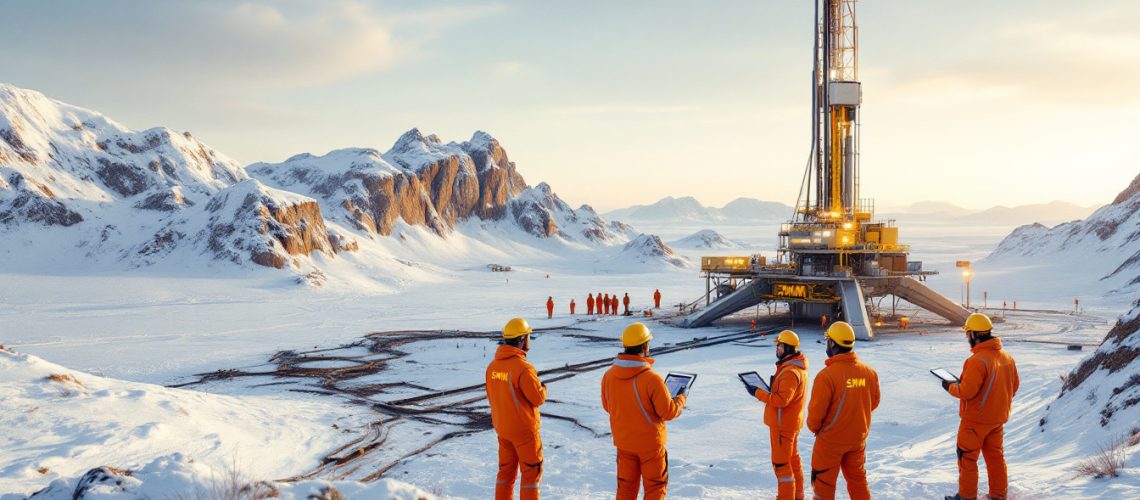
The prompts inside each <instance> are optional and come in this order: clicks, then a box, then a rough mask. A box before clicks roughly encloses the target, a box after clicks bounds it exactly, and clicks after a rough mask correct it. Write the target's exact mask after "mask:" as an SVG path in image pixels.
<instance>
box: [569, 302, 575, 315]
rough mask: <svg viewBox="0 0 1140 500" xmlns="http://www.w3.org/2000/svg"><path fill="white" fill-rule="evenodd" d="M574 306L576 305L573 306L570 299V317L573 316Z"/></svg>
mask: <svg viewBox="0 0 1140 500" xmlns="http://www.w3.org/2000/svg"><path fill="white" fill-rule="evenodd" d="M575 305H576V304H574V299H570V315H571V316H573V315H574V306H575Z"/></svg>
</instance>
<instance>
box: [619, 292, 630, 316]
mask: <svg viewBox="0 0 1140 500" xmlns="http://www.w3.org/2000/svg"><path fill="white" fill-rule="evenodd" d="M621 303H622V305H624V306H625V315H626V316H629V314H630V312H629V293H626V294H625V296H624V297H622V298H621Z"/></svg>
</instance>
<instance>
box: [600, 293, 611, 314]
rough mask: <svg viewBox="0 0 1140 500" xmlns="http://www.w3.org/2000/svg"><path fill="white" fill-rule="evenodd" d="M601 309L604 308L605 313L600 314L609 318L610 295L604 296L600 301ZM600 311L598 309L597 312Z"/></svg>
mask: <svg viewBox="0 0 1140 500" xmlns="http://www.w3.org/2000/svg"><path fill="white" fill-rule="evenodd" d="M602 307H605V308H606V311H605V312H604V313H602V314H605V315H606V316H609V315H610V294H608V293H607V294H606V295H605V298H603V299H602ZM600 311H601V309H600V308H599V312H600Z"/></svg>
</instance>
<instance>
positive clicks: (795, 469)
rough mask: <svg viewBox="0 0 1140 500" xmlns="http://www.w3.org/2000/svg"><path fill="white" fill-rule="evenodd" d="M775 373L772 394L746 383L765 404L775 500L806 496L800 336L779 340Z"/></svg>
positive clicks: (787, 333)
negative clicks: (802, 448) (801, 429)
mask: <svg viewBox="0 0 1140 500" xmlns="http://www.w3.org/2000/svg"><path fill="white" fill-rule="evenodd" d="M775 342H776V374H775V375H773V376H772V384H771V387H770V389H771V392H769V391H766V390H764V389H762V388H759V387H756V386H753V385H751V384H746V385H745V389H746V390H747V391H748V394H750V395H752V396H753V397H755V398H756V399H759V400H760V401H763V402H764V425H767V426H768V437H769V440H770V442H771V444H772V468H773V469H775V470H776V488H777V489H776V499H777V500H794V499H801V498H803V497H804V466H803V464H802V462H801V461H800V451H799V438H800V427H801V426H803V423H804V408H805V407H806V403H807V369H808V368H807V367H808V363H807V359H806V358H804V355H803V354H802V353H801V352H800V337H799V335H796V332H793V331H791V330H784V331H782V332H780V335H778V336H777V337H776V341H775Z"/></svg>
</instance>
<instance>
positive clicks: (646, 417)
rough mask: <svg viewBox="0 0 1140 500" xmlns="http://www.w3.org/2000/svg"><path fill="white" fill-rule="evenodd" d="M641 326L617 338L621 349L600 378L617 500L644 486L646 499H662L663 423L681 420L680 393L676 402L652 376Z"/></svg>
mask: <svg viewBox="0 0 1140 500" xmlns="http://www.w3.org/2000/svg"><path fill="white" fill-rule="evenodd" d="M651 339H653V335H652V334H651V333H650V331H649V327H647V326H645V324H644V323H632V324H630V325H629V326H627V327H626V328H625V330H624V331H623V332H622V334H621V345H622V347H623V348H624V349H625V350H624V351H623V352H622V353H621V354H618V356H617V359H615V360H614V364H613V366H611V367H610V368H609V370H606V373H605V375H603V376H602V408H604V409H605V410H606V413H608V414H609V415H610V431H611V432H612V434H613V441H614V447H615V448H617V495H616V497H615V498H617V500H633V499H636V498H637V491H638V489H639V488H640V487H641V486H642V485H644V487H645V497H644V498H645V500H657V499H663V498H665V491H666V490H667V489H668V486H669V453H668V452H667V451H665V441H666V432H665V422H666V421H669V420H673V419H674V418H677V417H678V416H680V415H681V410H683V409H684V408H685V398H686V396H685V394H684V389H681V391H679V392H680V393H679V394H677V395H676V396H675V397H674V396H671V395H670V394H669V389H668V388H666V387H665V381H664V379H662V378H661V375H658V374H657V372H655V371H653V369H652V368H653V358H651V357H649V341H650V340H651Z"/></svg>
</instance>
